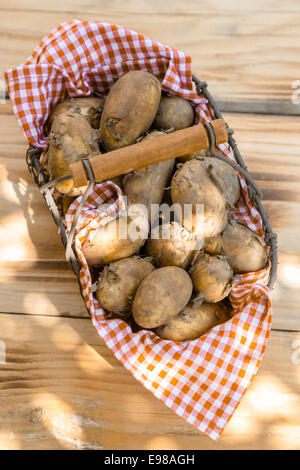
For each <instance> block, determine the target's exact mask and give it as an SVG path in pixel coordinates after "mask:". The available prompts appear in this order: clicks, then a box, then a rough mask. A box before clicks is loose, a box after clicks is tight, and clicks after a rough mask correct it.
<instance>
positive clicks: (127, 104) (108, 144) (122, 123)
mask: <svg viewBox="0 0 300 470" xmlns="http://www.w3.org/2000/svg"><path fill="white" fill-rule="evenodd" d="M160 96H161V87H160V82H159V80H158V79H157V78H156V77H155V76H154V75H152V74H150V73H148V72H144V71H142V70H136V71H133V72H128V73H126V74H125V75H123V76H122V77H121V78H119V80H118V81H117V82H116V83H115V84H114V85H113V86H112V87H111V89H110V91H109V93H108V95H107V98H106V102H105V105H104V108H103V112H102V116H101V121H100V134H101V141H102V145H103V147H104V148H105V150H107V151H108V150H114V149H118V148H120V147H125V146H126V145H130V144H133V143H135V141H136V139H137V138H138V137H140V136H141V135H142V134H143V133H144V132H146V131H147V130H148V129H149V127H150V126H151V124H152V122H153V119H154V117H155V114H156V111H157V108H158V105H159V101H160Z"/></svg>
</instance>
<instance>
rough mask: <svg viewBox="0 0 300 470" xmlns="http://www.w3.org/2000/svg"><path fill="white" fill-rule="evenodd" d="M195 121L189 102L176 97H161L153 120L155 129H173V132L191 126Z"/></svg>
mask: <svg viewBox="0 0 300 470" xmlns="http://www.w3.org/2000/svg"><path fill="white" fill-rule="evenodd" d="M194 119H195V115H194V109H193V106H192V105H191V103H190V102H189V101H187V100H186V99H184V98H182V97H181V96H176V95H163V96H162V97H161V100H160V103H159V106H158V110H157V113H156V116H155V119H154V126H155V127H156V128H157V129H170V128H172V127H173V128H174V130H175V131H178V130H179V129H185V128H186V127H190V126H192V125H193V123H194Z"/></svg>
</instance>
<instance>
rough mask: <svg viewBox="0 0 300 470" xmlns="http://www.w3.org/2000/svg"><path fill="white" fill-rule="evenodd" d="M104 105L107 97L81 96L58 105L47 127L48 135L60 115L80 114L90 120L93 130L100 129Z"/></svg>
mask: <svg viewBox="0 0 300 470" xmlns="http://www.w3.org/2000/svg"><path fill="white" fill-rule="evenodd" d="M104 103H105V96H100V97H98V96H79V97H74V98H70V99H68V100H65V101H61V102H60V103H57V105H56V106H55V107H54V108H53V110H52V112H51V114H50V116H49V118H48V121H47V124H46V126H45V130H46V135H48V134H49V132H50V131H51V127H52V124H53V122H54V120H55V118H56V117H57V116H59V114H69V115H72V114H73V115H76V114H80V115H81V116H82V117H84V118H86V119H87V120H88V122H89V124H90V125H91V126H92V127H93V129H99V126H100V117H101V114H102V110H103V106H104Z"/></svg>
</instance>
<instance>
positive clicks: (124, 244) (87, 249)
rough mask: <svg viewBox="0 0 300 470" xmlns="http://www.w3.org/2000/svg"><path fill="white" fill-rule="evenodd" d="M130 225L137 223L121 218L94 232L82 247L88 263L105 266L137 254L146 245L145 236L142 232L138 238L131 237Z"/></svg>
mask: <svg viewBox="0 0 300 470" xmlns="http://www.w3.org/2000/svg"><path fill="white" fill-rule="evenodd" d="M139 222H140V221H139ZM129 224H135V222H134V221H133V220H131V219H130V218H127V217H125V216H124V217H123V216H119V217H116V218H115V219H113V220H110V221H109V222H108V223H107V224H105V225H100V226H99V228H98V229H97V230H93V231H92V232H91V233H90V235H89V236H88V238H87V239H86V240H85V241H84V243H83V244H82V247H81V248H82V252H83V254H84V256H85V258H86V261H87V263H88V264H89V265H92V266H103V264H107V263H111V262H112V261H116V260H118V259H122V258H127V257H129V256H131V255H133V254H134V253H137V252H138V251H139V249H140V248H141V246H142V245H144V243H145V238H144V237H145V234H144V232H143V231H142V230H141V231H140V232H139V234H138V235H137V237H136V238H134V237H132V236H130V232H129ZM138 226H139V225H138Z"/></svg>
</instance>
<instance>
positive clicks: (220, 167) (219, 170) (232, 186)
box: [201, 157, 241, 206]
mask: <svg viewBox="0 0 300 470" xmlns="http://www.w3.org/2000/svg"><path fill="white" fill-rule="evenodd" d="M201 161H202V164H203V165H204V167H205V168H206V170H207V172H208V173H209V175H210V178H211V179H212V181H213V182H214V184H215V185H216V186H217V187H218V188H219V189H220V190H221V192H222V194H223V196H224V199H225V201H226V202H227V204H229V205H230V206H234V205H235V204H236V203H237V202H238V200H239V198H240V196H241V186H240V182H239V178H238V175H237V173H236V171H235V170H234V169H233V168H232V167H231V166H230V165H229V164H226V163H225V162H223V161H222V160H218V159H217V158H215V157H205V158H203V159H202V160H201Z"/></svg>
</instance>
